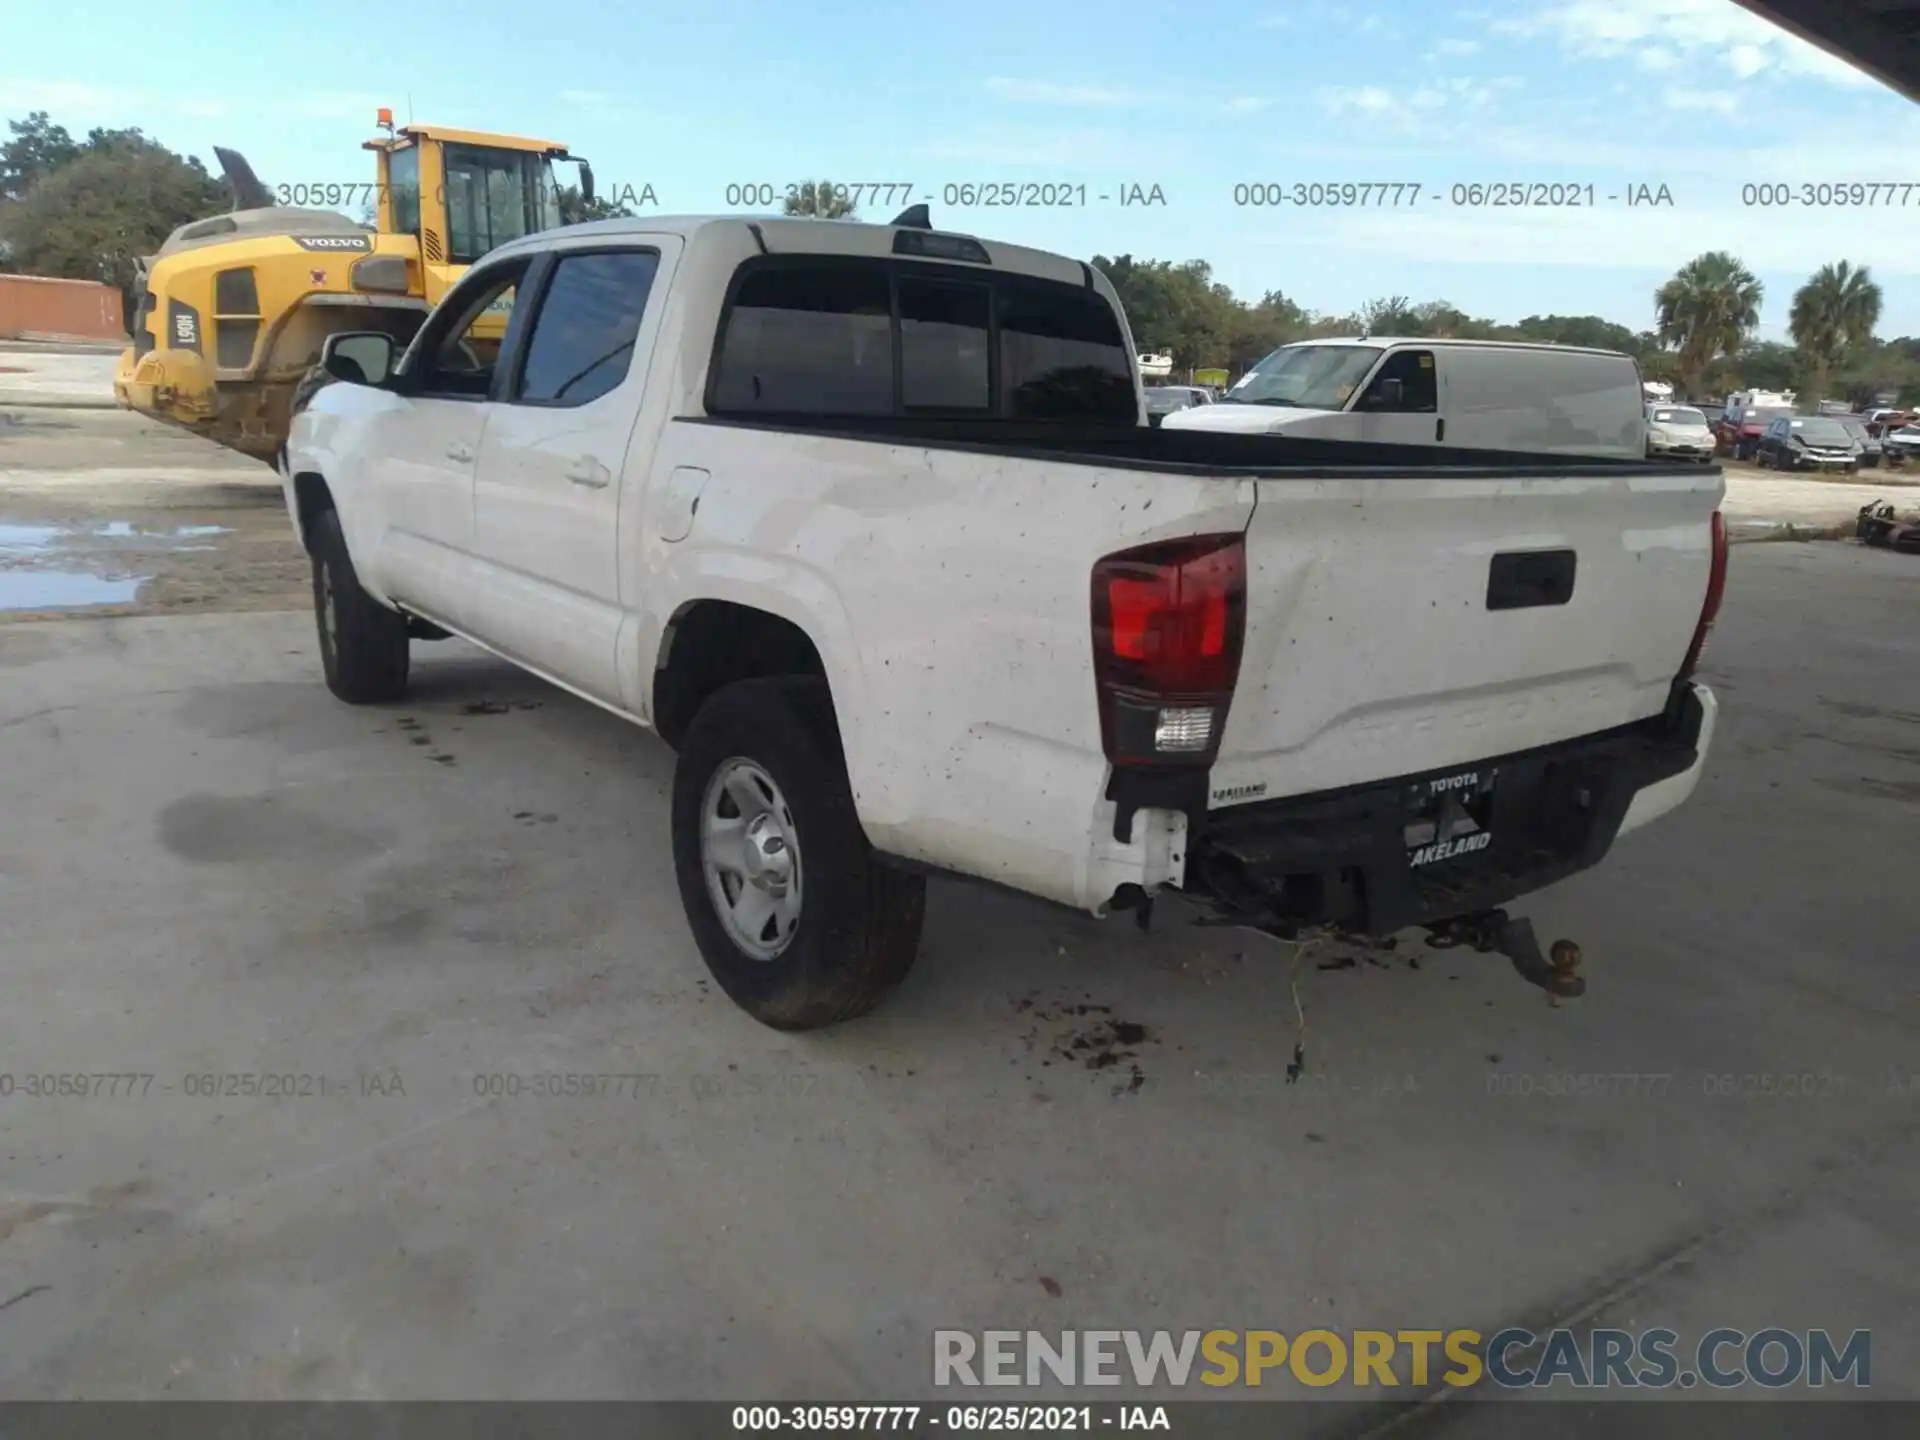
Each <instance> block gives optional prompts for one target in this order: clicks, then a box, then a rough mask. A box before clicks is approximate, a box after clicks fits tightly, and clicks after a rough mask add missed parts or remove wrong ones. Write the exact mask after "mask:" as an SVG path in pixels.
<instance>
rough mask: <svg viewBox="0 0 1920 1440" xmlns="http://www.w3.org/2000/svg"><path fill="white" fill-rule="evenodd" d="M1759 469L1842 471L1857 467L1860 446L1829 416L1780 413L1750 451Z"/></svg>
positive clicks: (1849, 432)
mask: <svg viewBox="0 0 1920 1440" xmlns="http://www.w3.org/2000/svg"><path fill="white" fill-rule="evenodd" d="M1753 458H1754V463H1756V464H1757V465H1759V466H1760V468H1761V469H1762V470H1768V469H1771V470H1843V471H1846V472H1847V473H1849V474H1851V473H1852V472H1853V471H1855V470H1858V469H1859V468H1860V446H1859V445H1858V444H1857V443H1856V442H1855V440H1854V438H1853V433H1852V432H1851V431H1849V430H1848V429H1847V427H1846V426H1844V425H1842V424H1841V423H1840V422H1839V421H1838V420H1835V419H1834V418H1833V417H1832V416H1829V415H1782V416H1780V417H1778V418H1777V419H1775V420H1773V421H1771V422H1770V423H1769V424H1768V425H1767V428H1766V430H1765V432H1764V433H1763V434H1762V435H1761V437H1760V443H1759V445H1758V447H1757V448H1756V449H1755V451H1754V456H1753Z"/></svg>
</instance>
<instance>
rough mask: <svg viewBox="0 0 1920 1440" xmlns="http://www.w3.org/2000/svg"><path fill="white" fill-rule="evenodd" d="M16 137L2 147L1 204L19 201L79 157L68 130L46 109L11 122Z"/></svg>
mask: <svg viewBox="0 0 1920 1440" xmlns="http://www.w3.org/2000/svg"><path fill="white" fill-rule="evenodd" d="M7 129H8V130H9V131H11V132H12V135H13V138H12V139H11V140H9V141H7V143H6V144H5V145H3V146H0V201H5V200H18V199H19V198H20V197H21V196H22V195H24V194H26V193H27V191H28V190H29V189H30V188H31V187H32V185H33V183H34V182H35V181H36V180H40V179H43V178H44V177H46V176H48V175H51V174H52V173H53V172H54V171H56V170H58V169H59V168H60V167H61V166H62V165H65V164H66V163H67V162H68V161H70V160H73V159H75V158H77V157H78V156H79V154H80V146H78V145H76V144H75V143H74V140H73V136H71V135H69V134H68V133H67V131H66V128H65V127H64V126H61V125H55V124H54V123H53V122H52V121H50V120H49V119H48V118H47V112H46V111H44V110H35V111H34V112H33V113H32V114H31V115H29V116H27V118H26V119H24V120H9V121H8V122H7Z"/></svg>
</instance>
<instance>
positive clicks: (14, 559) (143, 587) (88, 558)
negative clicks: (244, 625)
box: [0, 491, 310, 624]
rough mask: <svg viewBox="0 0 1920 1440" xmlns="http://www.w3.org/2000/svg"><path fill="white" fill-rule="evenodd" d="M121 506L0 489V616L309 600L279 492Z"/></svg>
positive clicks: (249, 606)
mask: <svg viewBox="0 0 1920 1440" xmlns="http://www.w3.org/2000/svg"><path fill="white" fill-rule="evenodd" d="M119 508H120V510H121V513H118V514H115V513H111V511H110V510H109V509H108V507H106V506H104V505H101V504H99V503H89V502H88V501H86V500H84V499H80V498H78V497H76V498H73V499H65V500H58V501H56V500H54V499H51V498H49V497H45V496H33V497H24V496H19V495H7V494H5V493H0V624H6V623H8V622H12V621H20V620H45V619H58V618H65V617H83V616H84V617H94V616H107V615H142V614H167V613H178V612H181V611H193V612H199V613H214V612H219V611H232V610H298V609H304V608H306V606H307V605H308V604H309V603H310V598H309V588H308V587H309V584H310V581H309V575H308V568H307V562H306V557H305V556H304V555H302V554H301V553H300V550H299V547H298V546H297V545H296V544H295V543H294V541H293V537H292V532H291V529H290V527H289V525H288V523H287V516H286V511H285V509H284V507H283V506H282V504H281V502H280V497H279V495H278V493H277V492H274V491H265V492H263V493H262V494H260V495H259V496H258V497H254V496H247V497H245V499H244V500H243V501H241V502H240V503H235V502H234V501H233V500H231V499H228V500H227V503H224V504H221V505H218V506H210V507H206V508H186V507H178V506H172V505H169V506H167V507H165V508H158V509H150V510H145V511H141V510H131V511H129V510H128V509H127V508H126V507H124V506H121V507H119Z"/></svg>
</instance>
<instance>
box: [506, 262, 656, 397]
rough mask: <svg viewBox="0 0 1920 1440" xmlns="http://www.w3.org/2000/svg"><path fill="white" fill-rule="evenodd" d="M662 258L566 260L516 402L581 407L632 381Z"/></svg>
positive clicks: (545, 302) (532, 343) (539, 323)
mask: <svg viewBox="0 0 1920 1440" xmlns="http://www.w3.org/2000/svg"><path fill="white" fill-rule="evenodd" d="M659 268H660V256H659V254H658V253H657V252H655V251H652V250H620V251H607V252H602V253H600V254H590V255H563V256H562V257H561V259H560V262H559V263H558V264H557V265H555V266H554V269H553V278H552V279H551V280H549V281H548V282H547V287H546V293H545V294H544V295H543V296H542V297H541V300H540V308H539V313H538V314H537V315H536V316H535V317H534V321H533V331H532V333H531V334H530V335H529V336H528V337H527V360H526V364H525V366H524V367H523V368H522V370H521V375H520V384H519V387H518V390H517V392H516V394H515V396H514V398H515V399H516V400H520V401H526V402H530V403H536V404H546V405H584V404H586V403H587V402H588V401H589V400H597V399H599V398H600V396H602V395H605V394H607V393H608V392H609V391H611V390H614V389H617V388H618V387H619V385H620V382H621V381H622V380H624V379H626V377H627V367H628V366H629V364H630V363H631V362H632V360H633V346H634V342H635V340H636V339H638V338H639V335H640V320H641V317H642V316H643V315H645V314H646V311H647V296H648V295H649V294H651V293H652V290H653V277H654V273H655V272H656V271H657V270H658V269H659Z"/></svg>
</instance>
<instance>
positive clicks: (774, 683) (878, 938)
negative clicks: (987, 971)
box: [673, 677, 926, 1030]
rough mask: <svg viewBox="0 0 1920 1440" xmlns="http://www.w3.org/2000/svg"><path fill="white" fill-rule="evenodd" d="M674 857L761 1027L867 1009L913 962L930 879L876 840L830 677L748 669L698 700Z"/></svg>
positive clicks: (711, 962)
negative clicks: (898, 863) (885, 855)
mask: <svg viewBox="0 0 1920 1440" xmlns="http://www.w3.org/2000/svg"><path fill="white" fill-rule="evenodd" d="M673 860H674V869H675V872H676V874H677V878H678V880H679V883H680V900H681V903H682V904H683V905H684V906H685V907H686V912H687V921H688V923H689V925H690V926H691V927H692V930H693V938H694V941H695V943H696V944H697V945H699V947H700V954H701V956H702V958H704V959H705V961H706V962H707V968H708V969H709V970H711V971H712V972H713V977H714V979H716V980H718V981H719V982H720V988H721V989H723V990H725V991H726V992H727V994H728V996H730V997H731V998H732V1000H733V1001H734V1003H735V1004H737V1005H739V1006H740V1008H741V1009H743V1010H745V1011H746V1012H747V1013H748V1014H749V1015H751V1016H753V1018H754V1019H756V1020H758V1021H760V1022H761V1023H762V1024H765V1025H769V1026H772V1027H773V1028H774V1029H776V1030H813V1029H818V1028H820V1027H822V1026H826V1025H832V1024H835V1023H837V1022H839V1021H842V1020H850V1019H852V1018H854V1017H855V1016H858V1015H864V1014H865V1013H867V1012H868V1011H869V1010H871V1009H873V1008H874V1006H876V1005H878V1004H879V1003H880V1001H881V1000H883V999H884V998H885V997H886V995H887V994H888V992H890V991H891V990H892V989H893V988H894V987H895V986H896V985H898V984H899V983H900V981H901V979H902V978H903V977H904V976H905V975H906V973H907V971H908V969H910V968H911V967H912V965H913V961H914V956H915V954H916V952H917V951H918V949H919V946H920V926H921V921H922V918H923V917H924V915H925V911H926V882H925V881H924V880H923V879H921V878H920V877H919V876H917V875H910V874H907V873H906V872H904V871H901V870H898V869H896V868H894V867H892V866H889V865H887V864H885V863H883V862H882V861H880V860H879V859H878V858H877V857H876V856H875V855H874V853H873V850H872V847H871V846H869V845H868V843H867V837H866V832H865V831H864V830H862V829H861V826H860V817H859V814H858V812H857V811H856V809H855V806H854V801H853V789H852V786H851V784H850V783H849V782H848V779H847V771H846V762H845V761H844V760H843V759H842V757H841V753H840V742H839V737H838V735H837V734H836V732H835V727H834V721H833V711H832V706H831V703H830V701H829V698H828V696H827V692H826V686H825V684H824V682H822V681H819V680H815V679H808V678H799V677H778V678H773V679H761V680H744V681H741V682H739V683H737V684H734V685H729V686H727V687H726V688H725V689H724V690H721V691H720V692H719V693H718V694H716V695H714V696H713V697H712V698H711V699H709V700H708V701H707V702H706V704H704V705H703V706H701V708H700V711H699V713H698V714H696V715H695V716H694V717H693V721H692V723H691V724H690V725H689V726H688V727H687V732H686V734H685V736H684V737H683V738H682V741H681V745H680V753H679V758H678V763H677V766H676V769H675V771H674V778H673Z"/></svg>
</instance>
